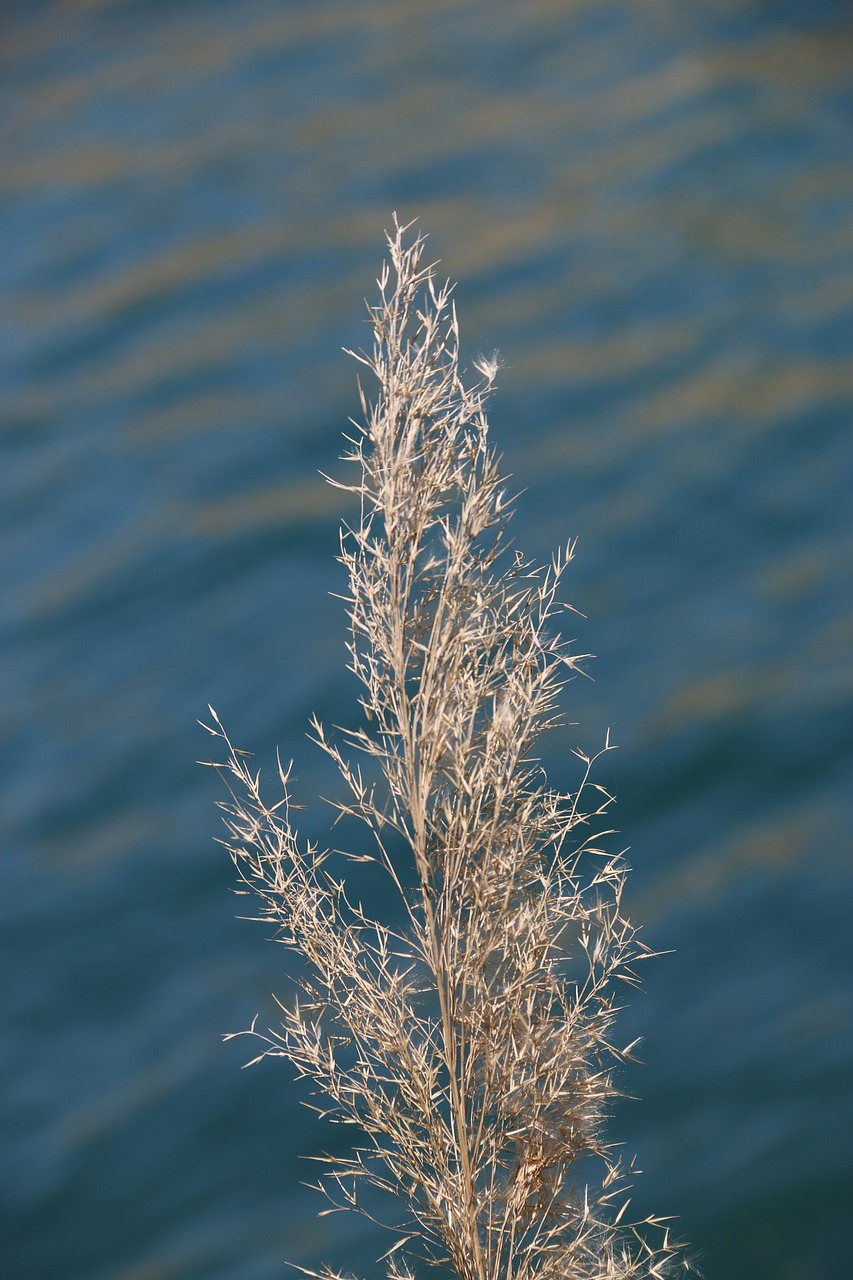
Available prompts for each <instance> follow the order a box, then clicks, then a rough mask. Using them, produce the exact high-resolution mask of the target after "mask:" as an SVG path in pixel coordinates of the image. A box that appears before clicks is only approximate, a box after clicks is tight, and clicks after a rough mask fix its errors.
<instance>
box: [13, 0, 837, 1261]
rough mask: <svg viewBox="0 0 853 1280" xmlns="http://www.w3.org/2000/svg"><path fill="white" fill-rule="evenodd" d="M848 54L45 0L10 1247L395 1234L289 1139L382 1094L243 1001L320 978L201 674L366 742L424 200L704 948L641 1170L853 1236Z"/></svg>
mask: <svg viewBox="0 0 853 1280" xmlns="http://www.w3.org/2000/svg"><path fill="white" fill-rule="evenodd" d="M851 68H853V10H851V7H850V5H849V4H846V3H842V2H841V0H838V2H837V3H830V2H829V0H826V2H821V0H814V2H812V3H806V2H805V0H802V2H800V3H794V2H793V0H790V2H788V0H775V2H773V3H770V2H769V0H766V2H762V0H707V2H702V0H699V2H698V3H691V4H684V3H683V0H633V2H628V3H614V2H612V0H563V2H561V0H525V2H522V0H479V2H476V3H475V2H473V0H432V2H431V3H429V4H424V3H420V2H416V0H278V2H273V0H241V2H239V3H224V2H222V0H206V2H205V3H201V2H200V0H176V2H175V3H165V2H162V3H161V2H158V0H149V2H146V3H143V2H142V0H127V2H125V3H120V2H119V0H100V2H97V0H89V2H87V3H84V2H83V0H79V2H78V3H71V2H70V0H67V2H66V3H59V2H56V0H54V2H47V3H35V2H33V3H23V2H21V3H15V2H14V0H9V2H8V3H6V4H4V5H3V6H2V9H0V134H1V136H2V150H1V151H0V154H2V165H0V233H1V234H2V247H3V253H2V259H0V296H2V302H0V397H1V398H2V423H1V424H0V562H2V582H3V590H2V601H0V716H2V728H0V733H2V737H0V750H1V751H2V759H3V765H2V770H0V833H2V857H0V963H2V969H3V975H4V978H3V995H2V1022H0V1134H2V1137H0V1276H2V1277H3V1278H4V1280H47V1278H48V1277H51V1278H54V1277H59V1276H61V1277H62V1280H262V1278H263V1280H268V1278H269V1277H277V1276H284V1275H287V1274H289V1272H288V1271H287V1270H285V1269H284V1268H283V1265H282V1263H283V1260H284V1259H285V1258H286V1259H289V1260H290V1261H293V1262H296V1263H299V1264H301V1265H303V1266H309V1267H310V1266H314V1265H317V1264H318V1263H319V1262H321V1261H327V1262H329V1263H330V1264H332V1265H335V1266H341V1267H344V1266H345V1267H352V1268H354V1269H355V1270H356V1273H358V1274H368V1273H376V1274H379V1273H380V1272H381V1268H372V1260H373V1259H374V1258H375V1257H377V1256H378V1254H380V1253H381V1252H383V1251H384V1250H385V1248H387V1245H388V1243H389V1241H388V1240H387V1239H386V1237H385V1236H383V1235H381V1234H380V1233H379V1232H378V1230H376V1229H374V1228H372V1227H371V1225H370V1224H369V1223H365V1222H363V1221H361V1220H359V1219H356V1218H352V1217H343V1216H335V1217H332V1218H323V1219H317V1218H316V1217H315V1213H316V1211H317V1210H319V1209H321V1208H322V1207H323V1205H322V1203H321V1202H320V1201H319V1199H318V1198H317V1197H316V1196H314V1195H313V1193H311V1192H309V1191H307V1190H306V1189H304V1188H303V1187H302V1186H301V1185H300V1180H305V1181H310V1180H311V1179H312V1177H313V1176H314V1174H313V1170H312V1167H311V1166H310V1165H306V1164H305V1163H304V1161H302V1160H301V1158H300V1157H302V1156H304V1155H307V1154H312V1153H317V1152H318V1151H319V1150H320V1149H321V1148H322V1147H324V1146H325V1147H329V1146H330V1145H331V1144H335V1143H340V1142H341V1141H342V1140H343V1138H342V1136H341V1134H340V1131H336V1130H332V1131H331V1132H330V1131H328V1130H326V1129H322V1128H318V1126H317V1123H316V1121H315V1120H314V1118H313V1117H312V1115H311V1113H310V1112H308V1111H307V1110H305V1109H304V1108H303V1107H301V1106H299V1105H298V1097H299V1096H300V1095H299V1094H298V1091H297V1089H296V1088H295V1087H294V1085H293V1082H292V1078H291V1073H290V1070H289V1068H288V1067H287V1065H286V1064H284V1063H269V1062H268V1063H265V1064H263V1065H261V1066H258V1067H254V1068H252V1069H251V1070H249V1071H241V1070H240V1067H241V1065H242V1063H243V1062H244V1061H246V1059H247V1058H248V1057H249V1056H250V1054H251V1046H250V1045H249V1044H248V1043H247V1042H244V1041H241V1040H238V1041H234V1042H230V1043H228V1044H224V1045H223V1044H222V1042H221V1040H220V1033H222V1032H225V1031H230V1030H237V1029H239V1028H241V1027H244V1026H247V1025H248V1023H249V1022H250V1020H251V1018H252V1017H253V1015H254V1014H255V1013H256V1012H257V1013H259V1015H260V1019H261V1021H262V1022H263V1021H264V1020H268V1021H273V1020H274V1018H275V1006H274V1004H273V1002H272V999H271V996H270V992H272V991H273V990H276V989H278V990H280V991H283V990H286V977H285V974H284V969H283V958H284V957H283V952H282V951H281V950H280V949H279V948H276V947H272V946H270V945H269V944H268V943H267V942H266V941H265V940H264V930H263V929H262V928H261V927H260V926H258V925H252V924H249V923H243V922H241V921H238V920H235V918H234V917H235V914H237V913H239V912H240V910H241V907H242V905H243V904H242V902H241V900H240V899H235V898H233V897H232V896H231V895H230V894H229V888H230V887H231V886H232V885H233V873H232V869H231V866H230V863H229V862H228V859H227V857H226V855H225V853H224V851H223V850H221V849H220V848H218V847H217V846H216V845H214V844H213V838H214V837H215V836H216V835H218V834H219V832H218V822H217V817H216V814H215V811H214V807H213V803H214V800H216V799H218V798H220V797H219V791H218V788H217V786H216V779H215V778H214V777H213V776H212V775H211V774H210V773H209V772H206V771H203V770H201V769H199V768H198V767H197V766H196V764H195V763H194V762H195V760H196V759H197V758H198V757H199V756H203V755H205V754H206V753H207V752H208V751H209V740H208V739H207V738H206V736H205V735H204V734H203V733H202V731H201V730H200V729H199V728H198V727H197V725H196V718H197V717H203V716H205V714H206V706H207V703H208V702H212V703H213V704H214V705H215V707H216V708H217V710H218V711H219V713H220V714H221V716H222V718H223V720H224V722H225V723H226V724H227V726H228V727H229V729H230V731H231V732H232V734H233V736H234V737H235V738H236V740H237V741H238V742H239V743H240V744H241V745H243V746H245V747H250V748H252V749H253V750H254V751H255V752H256V753H257V758H258V762H259V767H261V768H262V769H263V770H264V771H265V772H266V773H267V774H268V775H269V776H270V777H271V778H272V777H273V775H274V760H275V756H274V751H275V746H276V744H280V746H281V749H282V753H283V755H285V756H286V757H287V756H290V755H295V756H296V757H297V759H298V766H297V771H296V772H297V779H298V780H297V792H298V797H299V799H301V800H306V801H307V800H310V799H311V798H312V797H313V796H315V795H316V794H317V793H318V792H321V791H328V789H329V787H330V786H331V785H332V784H331V780H330V778H329V776H328V773H327V771H326V768H325V765H324V764H323V762H322V761H321V760H320V759H318V756H317V753H316V752H315V751H314V750H313V749H312V748H311V747H310V745H309V744H308V743H307V741H306V739H305V736H304V735H305V731H306V728H307V720H308V716H309V714H310V712H311V711H317V712H318V713H319V715H320V716H321V718H323V719H324V720H326V721H329V722H338V723H341V722H343V723H350V724H352V723H353V722H354V720H355V690H354V688H353V686H352V683H351V681H350V679H349V677H348V676H347V674H346V672H345V670H344V615H343V607H342V606H341V605H340V603H339V602H338V601H336V600H334V599H332V598H331V596H330V595H329V593H330V592H331V591H334V590H336V589H339V588H340V586H341V581H340V576H339V570H338V568H337V566H336V565H335V563H334V555H335V552H336V546H337V536H338V534H337V528H338V520H339V517H340V515H341V514H342V511H341V504H340V496H339V495H338V494H337V493H336V492H335V491H333V490H332V489H330V488H328V487H327V486H326V485H325V484H324V483H323V481H322V480H321V479H320V478H319V477H318V471H319V470H321V469H322V470H324V471H329V470H330V469H334V468H335V467H339V466H340V464H338V463H336V462H335V458H336V457H337V455H338V454H339V452H340V449H341V433H342V431H343V430H345V428H346V420H347V417H348V415H350V414H352V413H355V412H356V409H357V396H356V386H355V367H354V366H353V364H352V362H351V361H349V360H348V359H347V358H346V357H345V356H344V355H342V354H341V348H342V347H343V346H358V345H360V344H361V343H362V342H364V341H366V338H367V331H366V328H365V325H364V311H363V301H362V300H363V298H364V297H365V295H370V294H371V293H372V289H373V285H372V282H373V280H374V279H375V276H376V274H377V271H378V269H379V265H380V261H381V257H382V247H383V229H384V228H385V227H387V226H389V225H390V223H391V218H392V211H393V210H397V211H398V212H399V214H400V216H401V218H403V219H406V218H409V217H411V216H415V215H418V216H419V217H420V219H421V224H422V226H423V228H424V230H426V231H428V232H429V234H430V237H431V241H430V243H431V248H432V250H433V251H434V256H436V257H440V258H441V260H442V269H443V270H446V271H447V273H448V274H449V275H451V276H452V277H453V278H455V279H457V280H459V282H460V283H459V288H458V295H457V303H458V307H459V314H460V320H461V325H462V337H463V346H464V349H465V351H467V352H468V354H469V358H470V359H473V358H474V357H475V356H476V354H477V353H478V352H480V351H487V352H490V351H491V350H492V349H493V348H498V349H499V350H500V351H501V353H502V356H503V358H504V360H505V367H504V368H503V370H502V372H501V375H500V378H499V382H498V386H497V390H496V393H495V396H494V398H493V402H492V410H491V430H492V434H493V437H494V438H495V439H496V440H497V441H498V442H499V443H500V445H501V447H502V449H503V452H504V455H505V462H506V466H507V468H508V469H509V470H510V471H511V472H512V473H513V476H514V478H515V482H516V483H517V485H518V487H519V488H523V489H524V490H525V492H524V494H523V496H522V498H521V500H520V503H519V509H518V515H517V519H516V525H515V533H516V538H517V540H518V542H519V544H520V545H521V546H523V547H524V549H525V550H526V551H527V552H529V553H530V554H531V555H534V556H537V557H545V556H547V555H548V554H549V553H550V551H551V550H552V549H553V548H554V547H555V546H557V545H559V544H564V543H565V541H566V540H567V539H568V538H569V537H577V538H578V540H579V541H578V555H577V559H576V562H575V565H574V566H573V568H572V570H571V572H570V574H569V578H568V586H567V593H568V596H569V598H570V600H571V602H572V603H573V604H574V605H575V606H576V607H577V608H578V609H579V610H580V611H581V612H582V613H583V614H584V615H586V619H587V620H583V619H576V620H575V626H576V634H577V637H578V642H579V645H580V647H581V648H582V649H584V650H590V651H592V652H593V653H595V654H596V655H597V660H596V662H595V664H594V666H593V668H592V674H593V675H594V677H595V679H594V682H593V681H579V682H575V683H574V684H573V685H572V686H571V688H570V690H569V694H568V697H567V703H566V710H567V714H568V717H569V719H570V720H572V721H576V722H577V726H576V727H573V728H571V729H568V728H567V729H565V730H563V731H561V732H560V733H558V734H556V735H554V736H552V738H551V739H549V740H548V742H547V743H546V744H545V759H546V763H547V765H548V767H549V770H550V773H551V777H552V780H553V781H554V782H555V783H561V784H563V785H567V786H568V785H571V784H572V782H573V781H576V773H575V770H574V768H573V764H574V761H573V758H572V756H571V754H570V748H571V746H573V745H575V744H578V745H580V746H582V747H584V748H586V749H588V750H594V749H595V748H596V747H597V746H599V745H600V744H601V742H602V740H603V737H604V734H605V732H606V730H607V728H608V726H612V730H613V736H614V739H615V740H616V741H617V742H618V743H619V744H620V750H619V752H618V753H616V755H611V756H610V757H608V759H607V761H606V762H605V765H604V767H603V776H602V778H601V781H602V782H604V783H605V784H606V785H608V786H610V787H612V788H613V789H614V790H615V791H616V793H617V796H618V807H617V810H616V820H617V822H618V825H619V828H620V831H621V833H622V834H621V836H620V837H619V839H620V841H622V842H624V843H625V844H629V845H630V846H631V850H632V852H631V860H632V863H633V865H634V867H635V873H634V875H633V877H632V885H631V891H630V905H631V908H632V911H633V914H634V915H635V916H636V917H637V918H638V919H639V920H641V921H642V922H643V923H644V926H645V930H646V935H645V936H646V938H647V940H648V941H649V942H650V943H651V944H652V945H654V946H655V947H659V948H661V949H670V948H672V949H674V954H672V955H667V956H666V957H664V958H661V959H659V960H657V961H655V962H654V963H653V964H652V965H650V966H649V968H648V969H647V970H646V975H645V978H646V987H647V992H646V994H645V995H643V996H640V997H637V998H635V1000H634V1001H633V1004H632V1006H631V1008H630V1009H629V1010H628V1011H627V1012H626V1014H625V1016H624V1019H623V1022H622V1029H623V1033H624V1036H625V1039H626V1040H628V1039H630V1038H632V1036H633V1035H642V1036H643V1037H644V1049H643V1056H644V1059H645V1066H644V1067H641V1068H637V1069H636V1070H632V1071H631V1073H630V1074H629V1076H628V1077H627V1078H626V1080H625V1084H626V1088H628V1089H629V1091H631V1092H633V1093H635V1094H637V1095H638V1096H639V1098H640V1101H638V1102H634V1103H631V1104H630V1105H626V1106H625V1107H624V1108H623V1109H622V1110H621V1111H620V1113H619V1114H618V1116H616V1117H614V1122H613V1126H612V1133H613V1137H614V1138H622V1139H624V1140H625V1142H626V1145H627V1147H628V1149H629V1150H632V1151H637V1152H638V1153H639V1163H640V1165H641V1166H642V1168H643V1169H644V1171H645V1172H644V1175H643V1177H642V1179H640V1182H639V1184H638V1186H637V1193H636V1200H635V1205H636V1207H637V1209H638V1211H639V1212H646V1211H651V1210H654V1211H657V1212H660V1213H672V1214H676V1215H678V1217H679V1219H680V1222H679V1230H680V1231H681V1232H682V1233H683V1234H684V1235H686V1236H687V1237H688V1238H689V1239H690V1240H691V1241H692V1242H693V1244H694V1246H695V1248H696V1250H697V1252H698V1255H699V1258H700V1261H701V1264H702V1267H703V1270H704V1272H705V1275H706V1276H707V1277H708V1280H764V1278H765V1277H767V1278H768V1280H843V1277H845V1276H851V1275H853V1260H851V1256H853V1247H851V1241H850V1228H849V1223H850V1221H851V1189H853V1177H851V1174H853V1156H851V1137H853V1090H851V1061H853V991H851V959H853V931H852V930H851V924H850V920H851V914H852V913H853V885H851V830H853V822H851V818H852V817H853V814H851V808H853V803H852V802H851V774H853V769H852V768H851V764H853V706H851V703H853V698H852V697H851V694H852V693H853V680H851V653H853V589H851V570H853V500H851V492H852V491H853V422H852V421H851V407H853V363H851V348H853V72H851ZM325 822H326V815H325V813H324V812H323V809H322V807H321V806H318V805H312V806H311V807H310V808H309V810H308V812H307V814H306V815H305V830H306V832H307V833H308V834H310V835H312V836H314V837H316V838H317V839H320V840H322V839H323V835H324V831H325Z"/></svg>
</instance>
